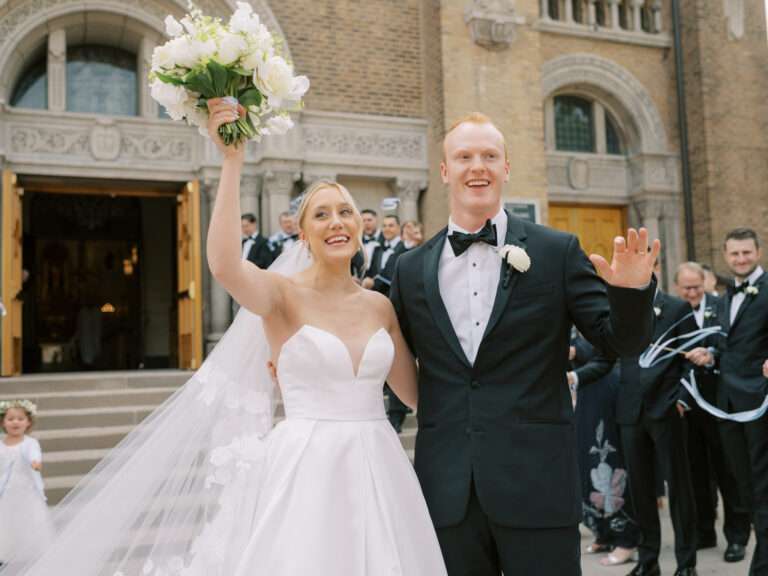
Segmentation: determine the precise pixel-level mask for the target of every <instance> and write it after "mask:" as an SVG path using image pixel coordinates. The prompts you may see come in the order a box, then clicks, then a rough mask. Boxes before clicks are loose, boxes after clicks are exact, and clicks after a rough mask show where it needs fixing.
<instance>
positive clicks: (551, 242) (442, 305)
mask: <svg viewBox="0 0 768 576" xmlns="http://www.w3.org/2000/svg"><path fill="white" fill-rule="evenodd" d="M443 148H444V149H443V153H444V156H443V162H442V163H441V166H440V170H441V173H442V178H443V182H444V183H445V184H446V185H447V186H448V189H449V194H450V203H451V217H450V220H449V222H448V227H447V228H445V229H443V230H442V231H441V232H440V233H439V234H437V236H435V237H434V238H432V239H431V240H430V241H428V242H427V243H425V244H424V245H423V246H422V247H420V248H418V249H416V250H412V251H409V252H406V253H405V254H403V255H402V256H401V257H400V258H399V260H398V261H397V264H396V272H395V278H394V280H393V282H392V288H391V298H392V302H393V304H394V306H395V310H396V311H397V314H398V318H399V320H400V325H401V327H402V331H403V334H404V335H405V338H406V340H407V341H408V343H409V346H410V347H411V350H412V351H413V353H414V355H415V356H416V357H417V358H418V361H419V368H420V371H419V406H418V414H419V431H418V435H417V438H416V462H415V466H416V472H417V474H418V476H419V480H420V481H421V485H422V489H423V491H424V495H425V498H426V501H427V505H428V506H429V510H430V513H431V515H432V520H433V522H434V524H435V526H436V528H437V534H438V538H439V540H440V545H441V548H442V551H443V556H444V557H445V561H446V565H447V567H448V573H449V575H450V576H470V575H471V576H499V574H500V573H501V571H503V572H504V575H505V576H575V575H578V574H580V566H579V530H578V523H579V520H580V518H581V491H580V487H579V479H578V478H579V476H578V472H577V454H576V435H575V433H574V414H573V408H572V407H571V398H570V392H569V389H568V385H567V383H566V379H565V374H566V372H567V371H568V345H569V335H570V331H571V325H572V324H575V325H576V327H577V328H578V329H579V331H580V332H581V333H582V334H583V335H584V336H585V337H586V338H587V339H589V340H590V341H591V342H592V343H593V344H594V345H595V346H597V347H598V348H601V349H603V350H606V351H610V352H612V353H614V354H618V355H638V354H639V353H640V352H642V351H643V350H644V349H645V348H646V347H647V346H648V344H649V341H650V336H651V332H652V328H653V310H652V301H653V295H654V291H655V280H652V266H653V262H654V260H655V258H656V256H657V255H658V252H659V243H658V241H655V242H654V245H653V249H652V250H651V251H648V250H647V247H648V239H647V232H646V231H645V230H641V231H640V234H639V235H638V233H637V232H635V231H634V230H630V232H629V234H628V236H627V239H626V240H625V239H624V238H617V239H616V241H615V244H614V259H613V262H612V264H611V265H609V264H608V263H607V262H606V261H605V260H604V259H602V258H601V257H599V256H592V262H593V264H594V265H595V267H597V270H598V271H599V272H600V275H601V276H602V277H603V278H604V279H605V282H604V281H603V280H601V279H600V278H599V277H598V276H597V274H596V273H595V269H594V268H593V266H592V265H591V264H590V262H589V260H588V259H587V257H586V256H585V255H584V253H583V252H582V251H581V248H580V247H579V243H578V241H577V240H576V238H575V237H574V236H571V235H569V234H563V233H561V232H557V231H555V230H551V229H549V228H545V227H542V226H537V225H534V224H530V223H528V222H524V221H523V220H520V219H518V218H516V217H514V216H512V215H510V214H509V213H507V212H506V211H505V210H503V209H502V207H501V196H502V189H503V187H504V183H505V182H507V181H508V179H509V162H508V160H507V153H506V145H505V143H504V137H503V135H502V134H501V132H500V131H499V130H498V129H497V128H496V127H495V126H494V125H493V123H492V122H491V120H490V119H489V118H487V117H486V116H484V115H481V114H473V115H471V116H468V117H466V118H464V119H463V120H461V121H459V122H458V123H457V124H455V125H454V126H453V127H452V128H451V129H450V130H449V131H448V133H447V134H446V136H445V140H444V143H443ZM505 245H512V246H517V247H519V248H521V249H522V250H524V251H525V253H527V256H528V257H529V258H530V268H529V269H528V270H526V271H523V270H524V269H525V262H524V261H525V259H526V258H525V254H522V255H521V254H520V251H518V255H517V260H516V262H520V263H519V264H518V267H519V268H520V270H517V269H515V268H514V267H511V266H507V265H506V264H503V263H502V261H501V258H500V256H499V254H498V248H500V247H503V246H505ZM606 283H607V286H606Z"/></svg>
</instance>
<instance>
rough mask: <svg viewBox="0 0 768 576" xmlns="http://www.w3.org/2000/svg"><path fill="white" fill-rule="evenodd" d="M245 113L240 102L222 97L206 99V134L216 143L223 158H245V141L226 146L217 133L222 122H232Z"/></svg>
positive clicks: (241, 159)
mask: <svg viewBox="0 0 768 576" xmlns="http://www.w3.org/2000/svg"><path fill="white" fill-rule="evenodd" d="M244 115H245V108H243V107H242V106H241V105H240V104H230V103H229V102H226V101H225V100H224V99H223V98H211V99H209V100H208V134H209V135H210V137H211V140H213V141H214V142H215V143H216V147H217V148H218V149H219V151H220V152H221V153H222V155H223V156H224V158H225V159H232V160H239V161H240V162H242V161H243V159H244V158H245V143H243V142H240V143H238V144H237V145H234V144H233V145H231V146H227V145H226V144H224V141H223V140H222V139H221V136H220V135H219V128H220V127H221V126H223V125H224V124H228V123H230V122H234V121H235V120H237V119H238V118H241V117H242V116H244Z"/></svg>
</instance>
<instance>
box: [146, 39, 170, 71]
mask: <svg viewBox="0 0 768 576" xmlns="http://www.w3.org/2000/svg"><path fill="white" fill-rule="evenodd" d="M170 44H171V42H166V43H165V44H163V45H162V46H158V47H157V48H155V49H154V50H153V51H152V68H153V69H158V68H165V69H166V70H170V69H171V68H174V67H175V66H176V61H175V60H174V58H173V49H172V48H171V46H170Z"/></svg>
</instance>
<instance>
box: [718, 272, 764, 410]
mask: <svg viewBox="0 0 768 576" xmlns="http://www.w3.org/2000/svg"><path fill="white" fill-rule="evenodd" d="M755 287H756V288H757V289H758V293H757V294H755V295H750V294H747V295H746V296H745V298H744V301H743V302H742V303H741V306H740V307H739V312H738V314H737V315H736V318H735V319H734V321H733V324H731V323H730V315H731V298H730V297H729V296H728V295H726V296H725V297H724V298H721V300H720V311H719V315H720V324H721V325H722V326H723V330H724V332H726V333H727V336H724V337H721V338H719V339H718V341H717V351H718V356H719V358H718V360H719V368H720V385H719V386H718V395H717V403H718V406H720V408H722V409H723V410H726V411H733V410H734V409H735V410H738V411H741V410H751V409H753V408H757V407H758V406H760V404H761V403H762V401H763V399H764V398H765V395H766V392H768V390H767V387H768V386H767V385H768V381H766V379H765V377H764V376H763V370H762V366H763V362H765V359H766V357H768V273H764V274H763V275H762V276H760V278H758V279H757V282H755Z"/></svg>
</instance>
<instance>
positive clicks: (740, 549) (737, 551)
mask: <svg viewBox="0 0 768 576" xmlns="http://www.w3.org/2000/svg"><path fill="white" fill-rule="evenodd" d="M746 553H747V549H746V547H745V546H743V545H741V544H732V543H731V544H728V547H727V548H726V549H725V554H723V560H725V561H726V562H741V561H742V560H744V556H745V555H746Z"/></svg>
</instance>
